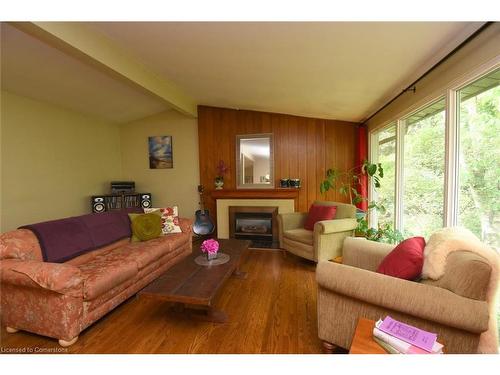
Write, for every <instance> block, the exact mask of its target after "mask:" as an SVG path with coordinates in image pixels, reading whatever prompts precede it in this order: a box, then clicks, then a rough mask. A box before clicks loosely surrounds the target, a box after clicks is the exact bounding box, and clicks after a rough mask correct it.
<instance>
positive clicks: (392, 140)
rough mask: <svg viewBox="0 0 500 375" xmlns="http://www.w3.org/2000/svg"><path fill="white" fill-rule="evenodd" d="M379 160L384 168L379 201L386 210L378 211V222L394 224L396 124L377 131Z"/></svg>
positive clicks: (378, 191)
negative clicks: (383, 211)
mask: <svg viewBox="0 0 500 375" xmlns="http://www.w3.org/2000/svg"><path fill="white" fill-rule="evenodd" d="M377 138H378V139H377V146H378V147H377V150H376V155H377V160H378V163H381V164H382V167H383V168H384V178H383V179H382V181H381V185H380V188H379V189H378V190H377V201H378V202H379V203H380V204H382V205H383V206H384V207H385V209H386V212H385V213H381V212H377V213H376V215H377V218H376V220H377V222H378V224H380V225H385V224H392V225H394V204H395V198H396V197H395V194H394V191H395V190H394V186H395V183H396V124H395V123H393V124H391V125H389V126H388V127H386V128H385V129H383V130H382V131H380V132H379V133H377Z"/></svg>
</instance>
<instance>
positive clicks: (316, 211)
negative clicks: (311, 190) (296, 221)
mask: <svg viewBox="0 0 500 375" xmlns="http://www.w3.org/2000/svg"><path fill="white" fill-rule="evenodd" d="M336 212H337V206H320V205H315V204H312V205H311V207H310V208H309V214H308V215H307V219H306V222H305V224H304V229H307V230H313V229H314V224H316V222H318V221H323V220H332V219H334V218H335V213H336Z"/></svg>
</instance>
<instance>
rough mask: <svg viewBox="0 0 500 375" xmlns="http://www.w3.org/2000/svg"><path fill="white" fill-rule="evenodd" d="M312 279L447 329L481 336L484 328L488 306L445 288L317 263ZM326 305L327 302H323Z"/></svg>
mask: <svg viewBox="0 0 500 375" xmlns="http://www.w3.org/2000/svg"><path fill="white" fill-rule="evenodd" d="M316 280H317V282H318V285H319V286H320V287H321V288H324V289H327V290H330V291H332V292H333V293H337V294H341V295H344V296H348V297H350V298H354V299H357V300H360V301H364V302H366V303H369V304H373V305H376V306H381V307H384V308H387V309H390V310H395V311H398V312H402V313H405V314H409V315H412V316H416V317H419V318H422V319H426V320H430V321H433V322H437V323H440V324H444V325H447V326H450V327H455V328H458V329H462V330H466V331H468V332H473V333H481V332H484V331H486V330H487V329H488V320H489V314H488V304H487V303H486V302H485V301H477V300H473V299H469V298H465V297H462V296H459V295H457V294H455V293H453V292H450V291H449V290H447V289H443V288H438V287H433V286H429V285H425V284H420V283H417V282H413V281H408V280H403V279H398V278H395V277H391V276H387V275H383V274H379V273H376V272H371V271H367V270H364V269H361V268H356V267H351V266H347V265H345V264H337V263H332V262H320V263H318V266H317V269H316ZM326 303H327V302H326Z"/></svg>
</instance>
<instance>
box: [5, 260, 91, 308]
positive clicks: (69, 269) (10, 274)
mask: <svg viewBox="0 0 500 375" xmlns="http://www.w3.org/2000/svg"><path fill="white" fill-rule="evenodd" d="M0 280H1V281H2V283H9V284H13V285H21V286H27V287H32V288H33V287H34V288H37V287H39V288H42V289H47V290H51V291H53V292H56V293H60V294H64V295H68V296H71V297H77V298H78V297H82V296H83V279H82V275H81V272H80V269H78V268H77V267H75V266H73V265H70V264H65V263H49V262H38V261H22V260H19V259H5V260H2V261H1V262H0Z"/></svg>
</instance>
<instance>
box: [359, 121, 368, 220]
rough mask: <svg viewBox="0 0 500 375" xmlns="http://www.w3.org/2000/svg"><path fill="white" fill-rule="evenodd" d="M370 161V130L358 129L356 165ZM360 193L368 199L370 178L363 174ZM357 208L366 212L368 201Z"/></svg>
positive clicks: (364, 201) (363, 127)
mask: <svg viewBox="0 0 500 375" xmlns="http://www.w3.org/2000/svg"><path fill="white" fill-rule="evenodd" d="M367 159H368V129H367V128H366V126H360V127H358V149H357V153H356V165H359V166H360V168H361V165H362V164H363V161H364V160H367ZM358 192H359V194H361V196H362V197H363V198H366V199H368V176H366V175H364V174H362V175H361V179H360V184H359V187H358ZM357 207H358V208H360V209H362V210H363V211H366V210H367V209H368V201H367V200H363V201H362V202H361V203H358V204H357Z"/></svg>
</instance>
